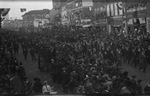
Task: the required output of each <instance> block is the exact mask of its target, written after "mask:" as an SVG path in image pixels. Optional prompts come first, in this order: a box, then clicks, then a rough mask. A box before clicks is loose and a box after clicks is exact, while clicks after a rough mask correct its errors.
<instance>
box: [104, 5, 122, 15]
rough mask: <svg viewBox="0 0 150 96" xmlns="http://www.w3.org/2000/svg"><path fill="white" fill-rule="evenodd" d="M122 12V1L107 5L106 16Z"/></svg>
mask: <svg viewBox="0 0 150 96" xmlns="http://www.w3.org/2000/svg"><path fill="white" fill-rule="evenodd" d="M123 14H124V6H123V3H122V2H115V3H109V4H108V5H107V16H108V17H110V16H119V15H123Z"/></svg>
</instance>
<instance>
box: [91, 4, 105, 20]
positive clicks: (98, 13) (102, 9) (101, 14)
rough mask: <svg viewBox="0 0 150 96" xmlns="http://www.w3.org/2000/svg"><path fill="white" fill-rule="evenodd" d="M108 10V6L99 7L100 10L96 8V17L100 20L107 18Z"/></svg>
mask: <svg viewBox="0 0 150 96" xmlns="http://www.w3.org/2000/svg"><path fill="white" fill-rule="evenodd" d="M106 8H107V7H106V5H104V6H101V7H98V8H95V9H94V13H95V16H96V17H97V18H99V17H106V16H107V9H106Z"/></svg>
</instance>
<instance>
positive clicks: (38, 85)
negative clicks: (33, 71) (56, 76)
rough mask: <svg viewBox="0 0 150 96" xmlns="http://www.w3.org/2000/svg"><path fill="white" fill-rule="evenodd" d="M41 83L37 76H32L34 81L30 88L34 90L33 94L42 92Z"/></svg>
mask: <svg viewBox="0 0 150 96" xmlns="http://www.w3.org/2000/svg"><path fill="white" fill-rule="evenodd" d="M42 86H43V85H42V83H41V82H40V79H39V78H34V83H33V87H32V90H33V91H34V94H41V93H42Z"/></svg>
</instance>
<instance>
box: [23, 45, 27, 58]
mask: <svg viewBox="0 0 150 96" xmlns="http://www.w3.org/2000/svg"><path fill="white" fill-rule="evenodd" d="M27 54H28V49H27V46H25V47H24V48H23V55H24V58H25V60H27Z"/></svg>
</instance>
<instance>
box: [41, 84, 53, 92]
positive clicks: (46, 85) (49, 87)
mask: <svg viewBox="0 0 150 96" xmlns="http://www.w3.org/2000/svg"><path fill="white" fill-rule="evenodd" d="M51 91H52V88H51V86H50V85H48V82H47V81H44V85H43V87H42V93H43V94H46V95H48V94H51Z"/></svg>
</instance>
